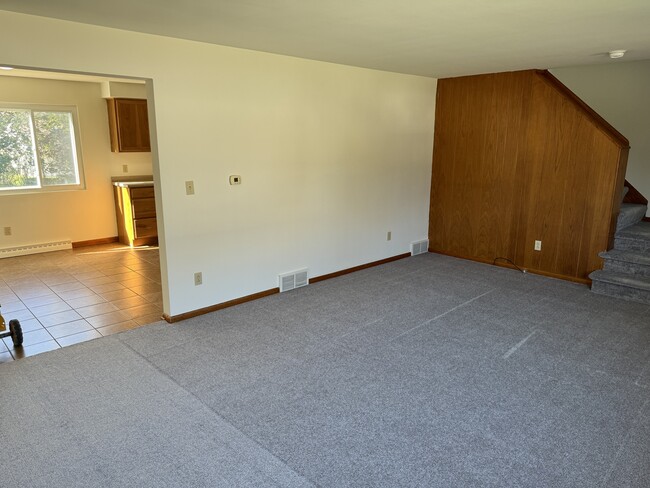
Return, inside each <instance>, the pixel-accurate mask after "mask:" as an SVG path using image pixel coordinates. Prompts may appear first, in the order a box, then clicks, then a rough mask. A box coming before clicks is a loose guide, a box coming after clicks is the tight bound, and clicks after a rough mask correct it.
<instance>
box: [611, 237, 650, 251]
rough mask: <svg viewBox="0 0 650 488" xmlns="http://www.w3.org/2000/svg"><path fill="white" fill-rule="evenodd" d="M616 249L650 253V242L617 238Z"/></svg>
mask: <svg viewBox="0 0 650 488" xmlns="http://www.w3.org/2000/svg"><path fill="white" fill-rule="evenodd" d="M614 249H617V250H619V251H640V252H650V241H647V240H644V239H626V238H623V237H617V238H616V239H615V241H614Z"/></svg>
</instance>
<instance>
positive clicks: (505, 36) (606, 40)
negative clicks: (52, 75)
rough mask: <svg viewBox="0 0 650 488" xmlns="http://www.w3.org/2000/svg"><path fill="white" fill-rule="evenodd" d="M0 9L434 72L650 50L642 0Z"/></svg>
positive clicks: (238, 1) (635, 56)
mask: <svg viewBox="0 0 650 488" xmlns="http://www.w3.org/2000/svg"><path fill="white" fill-rule="evenodd" d="M0 9H1V10H10V11H14V12H22V13H28V14H34V15H41V16H46V17H55V18H59V19H66V20H72V21H77V22H84V23H88V24H96V25H103V26H108V27H115V28H120V29H126V30H131V31H138V32H147V33H152V34H159V35H164V36H170V37H178V38H183V39H192V40H197V41H203V42H210V43H214V44H223V45H227V46H235V47H242V48H248V49H254V50H258V51H267V52H273V53H280V54H287V55H291V56H298V57H302V58H309V59H317V60H321V61H330V62H334V63H341V64H348V65H354V66H363V67H368V68H375V69H381V70H387V71H396V72H400V73H411V74H419V75H425V76H432V77H439V78H442V77H449V76H457V75H464V74H476V73H486V72H498V71H509V70H517V69H527V68H555V67H562V66H576V65H584V64H596V63H607V62H620V60H619V61H611V60H609V58H608V56H607V55H606V53H607V52H608V51H611V50H614V49H627V50H628V53H627V55H626V56H625V58H623V59H624V60H625V61H633V60H643V59H650V0H402V1H398V0H109V1H107V0H0Z"/></svg>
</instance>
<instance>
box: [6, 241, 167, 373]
mask: <svg viewBox="0 0 650 488" xmlns="http://www.w3.org/2000/svg"><path fill="white" fill-rule="evenodd" d="M0 305H2V308H1V310H2V315H3V316H4V318H5V320H6V321H7V323H8V322H9V320H11V319H18V320H20V323H21V325H22V328H23V335H24V342H23V347H22V348H16V349H14V346H13V342H12V340H11V338H10V337H5V338H4V339H2V340H0V363H2V362H6V361H13V360H14V359H19V358H22V357H27V356H32V355H34V354H39V353H41V352H45V351H51V350H52V349H57V348H59V347H65V346H69V345H71V344H76V343H78V342H83V341H87V340H90V339H94V338H97V337H102V336H106V335H110V334H114V333H116V332H120V331H123V330H128V329H133V328H136V327H140V326H142V325H146V324H150V323H152V322H156V321H158V320H160V318H161V315H162V291H161V285H160V257H159V252H158V248H157V247H140V248H129V247H127V246H123V245H121V244H107V245H101V246H91V247H83V248H78V249H73V250H69V251H56V252H49V253H42V254H32V255H29V256H19V257H13V258H5V259H0Z"/></svg>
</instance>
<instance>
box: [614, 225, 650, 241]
mask: <svg viewBox="0 0 650 488" xmlns="http://www.w3.org/2000/svg"><path fill="white" fill-rule="evenodd" d="M616 237H624V238H626V239H643V240H650V222H638V223H636V224H634V225H631V226H630V227H626V228H625V229H623V230H619V231H618V232H617V233H616Z"/></svg>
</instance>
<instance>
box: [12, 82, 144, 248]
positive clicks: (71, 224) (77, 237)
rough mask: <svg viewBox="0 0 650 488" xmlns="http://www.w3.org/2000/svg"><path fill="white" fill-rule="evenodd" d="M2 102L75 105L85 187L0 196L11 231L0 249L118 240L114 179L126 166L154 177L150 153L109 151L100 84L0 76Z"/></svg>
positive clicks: (130, 171)
mask: <svg viewBox="0 0 650 488" xmlns="http://www.w3.org/2000/svg"><path fill="white" fill-rule="evenodd" d="M138 88H139V89H140V90H141V92H143V94H146V91H145V90H144V87H143V86H138ZM1 102H13V103H32V104H44V105H74V106H76V107H77V111H78V115H79V125H80V127H79V134H80V137H81V152H82V160H83V166H84V174H85V181H86V189H85V190H74V191H64V192H43V193H22V194H16V193H13V192H12V193H8V194H0V215H1V217H0V224H1V225H2V226H3V227H6V226H10V227H11V228H12V235H11V236H4V235H3V236H0V248H8V247H14V246H22V245H28V244H38V243H45V242H53V241H62V240H71V241H73V242H78V241H85V240H91V239H100V238H105V237H112V236H116V235H117V229H116V223H115V206H114V203H113V195H112V188H111V176H118V175H122V174H123V172H122V166H123V165H124V164H126V165H127V166H128V170H129V174H151V171H152V168H151V154H149V153H139V154H125V153H122V154H121V153H112V152H111V148H110V141H109V132H108V116H107V113H106V102H105V100H104V99H102V98H101V89H100V85H99V84H98V83H80V82H72V81H55V80H41V79H36V78H17V77H10V76H0V103H1Z"/></svg>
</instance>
